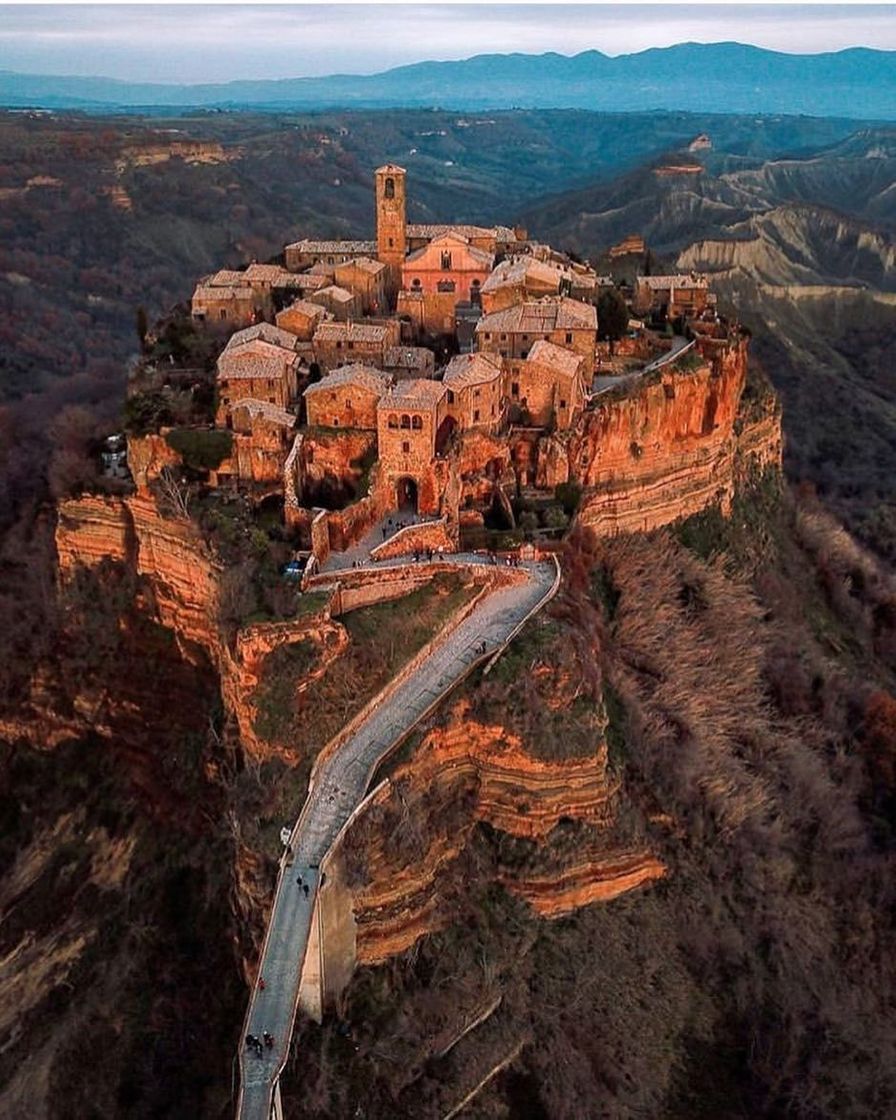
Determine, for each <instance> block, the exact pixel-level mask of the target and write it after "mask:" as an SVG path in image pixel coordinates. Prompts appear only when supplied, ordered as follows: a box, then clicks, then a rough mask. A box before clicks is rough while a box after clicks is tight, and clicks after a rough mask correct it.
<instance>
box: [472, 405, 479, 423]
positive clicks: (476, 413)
mask: <svg viewBox="0 0 896 1120" xmlns="http://www.w3.org/2000/svg"><path fill="white" fill-rule="evenodd" d="M473 423H474V424H478V423H479V409H478V408H474V409H473Z"/></svg>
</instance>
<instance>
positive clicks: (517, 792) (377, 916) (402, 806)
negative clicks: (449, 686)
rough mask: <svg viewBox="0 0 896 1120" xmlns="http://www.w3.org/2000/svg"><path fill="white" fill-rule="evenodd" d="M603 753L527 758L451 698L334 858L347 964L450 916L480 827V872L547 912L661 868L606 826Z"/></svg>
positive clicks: (611, 797)
mask: <svg viewBox="0 0 896 1120" xmlns="http://www.w3.org/2000/svg"><path fill="white" fill-rule="evenodd" d="M616 792H617V791H616V789H615V788H614V786H613V783H612V782H611V780H610V776H609V774H608V769H607V749H606V745H605V744H604V743H603V742H598V743H597V744H596V747H595V751H594V753H593V754H590V755H588V756H586V757H578V758H571V759H565V760H560V761H544V760H541V759H537V758H535V757H533V756H532V754H531V752H529V751H527V750H526V749H525V747H524V744H523V743H522V742H521V741H520V739H519V738H518V737H517V736H516V735H514V734H513V733H512V732H510V731H509V730H508V729H507V727H505V726H502V725H500V724H485V723H481V722H478V721H477V720H476V719H475V718H473V717H472V715H471V712H470V708H469V704H468V702H466V701H460V702H458V703H457V704H455V706H454V707H453V709H452V710H451V712H450V714H449V716H448V717H447V719H446V721H445V724H444V726H442V727H440V728H438V729H436V730H433V731H432V732H430V733H429V734H428V735H427V736H426V738H425V739H424V740H423V741H422V742H421V743H420V744H419V746H418V747H417V749H416V750H415V752H414V755H413V758H412V760H411V761H409V762H408V763H406V764H404V765H402V766H401V767H399V769H398V770H397V771H396V772H395V774H394V775H393V776H392V778H391V779H390V780H389V781H388V782H387V783H386V784H385V785H383V786H381V787H380V788H379V789H378V790H377V791H376V793H375V794H374V795H372V797H371V799H370V800H369V802H368V803H367V805H366V806H365V808H364V809H363V810H362V812H361V813H360V814H359V816H358V818H357V819H356V821H355V822H354V823H353V824H352V826H351V827H350V829H349V830H348V832H347V833H346V835H345V837H344V840H343V842H342V845H341V848H340V849H337V852H336V853H335V854H334V860H333V866H334V873H335V875H336V876H337V878H338V880H339V881H340V883H341V884H342V886H343V889H347V890H348V892H349V894H350V905H351V909H352V911H353V917H354V925H355V931H354V938H355V953H356V960H357V962H358V963H365V964H370V963H373V962H376V961H380V960H384V959H385V958H387V957H389V956H391V955H393V954H395V953H400V952H403V951H404V950H405V949H407V948H408V947H409V946H410V945H412V944H413V943H414V942H415V941H416V940H417V939H418V938H419V937H421V936H422V935H423V934H425V933H431V932H433V931H434V930H437V929H440V928H442V927H443V926H444V925H445V924H447V923H450V922H451V920H452V918H453V913H454V905H453V901H452V900H453V899H454V897H455V894H456V891H457V890H458V878H457V876H458V867H459V862H460V860H461V859H462V858H465V857H466V855H468V851H465V850H473V849H475V848H476V847H477V846H478V845H479V844H480V843H481V838H482V833H481V829H482V827H483V826H484V827H485V828H486V830H487V833H488V836H489V837H490V844H491V846H492V849H493V858H492V859H491V860H490V861H489V865H485V864H483V863H481V862H480V864H479V869H480V871H481V873H482V874H483V875H485V876H491V877H492V879H493V881H495V882H497V883H501V884H502V885H503V886H504V887H506V888H507V890H509V891H510V892H511V893H512V894H514V895H516V896H517V897H519V898H521V899H523V900H525V901H526V902H527V903H529V905H530V906H532V908H533V909H534V910H535V911H536V912H537V913H538V914H539V915H541V916H542V917H545V918H554V917H558V916H560V915H562V914H565V913H569V912H570V911H572V910H575V909H577V908H579V907H581V906H586V905H588V904H589V903H592V902H596V901H605V900H608V899H611V898H615V897H616V896H617V895H619V894H621V893H624V892H625V891H627V890H631V889H633V888H634V887H636V886H639V885H642V884H645V883H649V882H651V881H653V880H655V879H657V878H660V877H661V876H663V875H664V874H665V869H664V867H663V865H662V864H661V863H660V861H659V860H658V859H657V858H656V857H655V856H654V855H653V854H652V853H651V852H650V851H649V850H648V849H647V847H646V845H644V844H643V843H639V842H638V841H636V840H634V839H632V838H630V837H629V838H626V837H624V836H623V835H622V834H621V833H620V832H618V831H617V830H616V829H615V826H616V813H617V807H616V801H617V798H616V796H615V795H616Z"/></svg>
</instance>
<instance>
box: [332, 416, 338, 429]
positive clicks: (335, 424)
mask: <svg viewBox="0 0 896 1120" xmlns="http://www.w3.org/2000/svg"><path fill="white" fill-rule="evenodd" d="M333 427H334V428H338V427H339V417H338V416H334V417H333Z"/></svg>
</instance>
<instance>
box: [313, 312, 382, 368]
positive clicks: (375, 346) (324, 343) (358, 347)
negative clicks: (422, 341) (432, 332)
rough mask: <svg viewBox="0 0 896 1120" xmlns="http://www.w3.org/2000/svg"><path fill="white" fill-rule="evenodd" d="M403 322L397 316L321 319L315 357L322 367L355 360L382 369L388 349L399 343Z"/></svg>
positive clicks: (340, 364)
mask: <svg viewBox="0 0 896 1120" xmlns="http://www.w3.org/2000/svg"><path fill="white" fill-rule="evenodd" d="M400 338H401V324H400V323H399V322H398V320H397V319H387V320H385V321H383V322H378V323H337V322H330V323H321V324H320V326H319V327H318V328H317V330H316V331H315V332H314V360H315V361H316V362H317V364H318V365H319V366H320V368H321V369H322V370H331V369H336V368H337V366H342V365H348V364H351V363H353V362H365V363H366V364H367V365H371V366H376V368H377V369H382V367H383V361H384V359H385V355H386V351H387V350H388V349H390V348H391V347H393V346H397V345H398V343H399V341H400Z"/></svg>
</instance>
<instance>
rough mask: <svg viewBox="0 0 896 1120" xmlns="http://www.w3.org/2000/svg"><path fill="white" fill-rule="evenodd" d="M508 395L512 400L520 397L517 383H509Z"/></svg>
mask: <svg viewBox="0 0 896 1120" xmlns="http://www.w3.org/2000/svg"><path fill="white" fill-rule="evenodd" d="M510 395H511V396H512V397H513V398H514V400H516V399H518V397H519V395H520V383H519V381H511V383H510Z"/></svg>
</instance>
